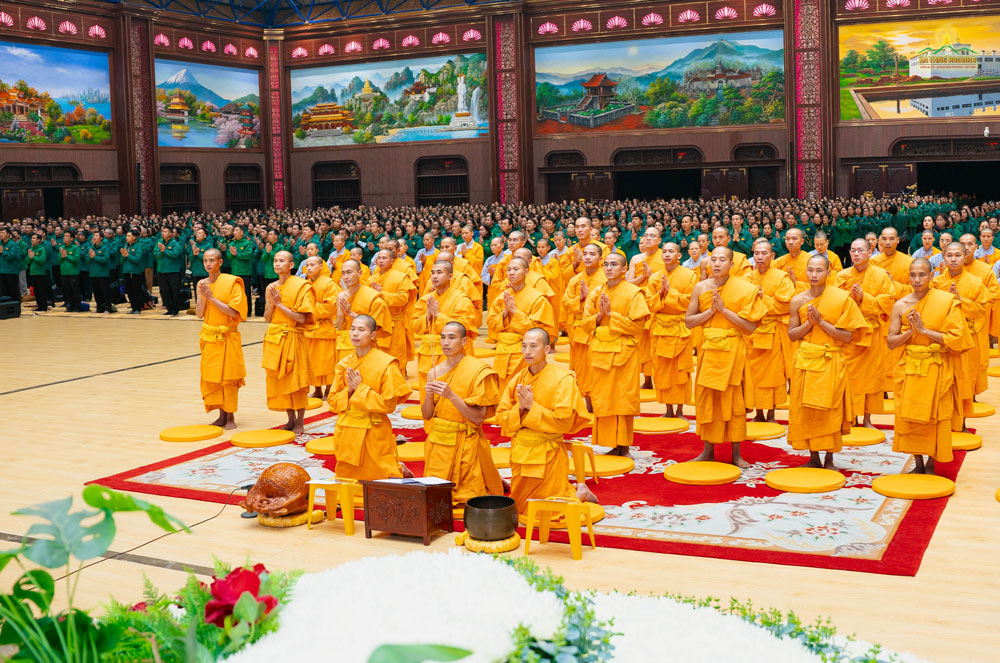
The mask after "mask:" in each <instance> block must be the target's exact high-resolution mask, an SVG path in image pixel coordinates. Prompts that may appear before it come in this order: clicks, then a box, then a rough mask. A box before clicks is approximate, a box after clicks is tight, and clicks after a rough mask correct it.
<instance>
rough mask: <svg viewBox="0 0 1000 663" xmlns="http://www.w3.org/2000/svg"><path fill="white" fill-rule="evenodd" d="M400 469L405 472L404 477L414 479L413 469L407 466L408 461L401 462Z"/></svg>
mask: <svg viewBox="0 0 1000 663" xmlns="http://www.w3.org/2000/svg"><path fill="white" fill-rule="evenodd" d="M399 469H400V471H401V472H402V473H403V478H404V479H412V478H413V470H411V469H410V468H408V467H407V466H406V463H400V464H399Z"/></svg>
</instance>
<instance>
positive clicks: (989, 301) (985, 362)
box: [942, 260, 1000, 393]
mask: <svg viewBox="0 0 1000 663" xmlns="http://www.w3.org/2000/svg"><path fill="white" fill-rule="evenodd" d="M946 269H947V268H946ZM965 271H967V272H969V273H970V274H972V275H973V276H975V277H977V278H979V279H980V280H981V281H982V282H983V285H984V286H985V288H986V302H985V304H986V306H988V307H989V308H990V309H992V308H993V307H994V306H996V305H998V304H1000V282H998V281H997V277H996V276H995V275H994V274H993V270H992V269H991V268H990V267H989V265H987V264H986V263H985V262H983V261H982V260H973V261H972V263H971V264H968V265H966V266H965ZM942 273H943V272H942ZM989 333H990V332H989V330H987V331H986V332H981V334H983V335H984V336H985V335H986V334H989ZM978 341H979V343H980V352H979V363H980V366H981V370H982V373H983V376H982V377H977V378H976V383H977V388H979V387H982V388H983V390H984V391H985V386H984V384H983V383H981V382H980V380H981V379H982V380H985V375H986V371H987V370H988V369H989V367H990V353H989V347H988V346H989V340H988V339H987V341H986V345H987V347H986V349H985V350H983V349H982V345H981V344H982V337H980V339H978ZM976 393H980V392H978V391H977V392H976Z"/></svg>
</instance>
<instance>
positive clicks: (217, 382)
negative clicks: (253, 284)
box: [196, 249, 249, 430]
mask: <svg viewBox="0 0 1000 663" xmlns="http://www.w3.org/2000/svg"><path fill="white" fill-rule="evenodd" d="M202 264H203V265H204V266H205V271H206V272H208V276H207V277H205V278H203V279H202V280H200V281H198V287H197V290H198V306H197V309H196V312H197V314H198V317H199V318H201V319H202V320H203V322H202V325H201V334H200V335H199V337H198V344H199V347H200V348H201V398H202V400H203V401H204V402H205V411H206V412H211V411H212V410H218V411H219V417H218V418H217V419H216V420H215V421H213V422H212V425H213V426H222V427H224V428H226V429H227V430H232V429H233V428H236V416H235V415H236V406H237V401H238V396H239V389H240V387H242V386H243V385H244V384H245V382H244V378H245V377H246V375H247V368H246V364H245V363H244V361H243V341H242V339H241V337H240V331H239V325H240V322H241V321H243V320H246V319H247V306H248V304H249V302H248V301H247V299H246V295H245V290H244V287H243V280H242V279H240V277H238V276H233V275H232V274H223V273H222V271H221V270H222V252H221V251H219V250H218V249H209V250H207V251H205V253H204V255H203V256H202Z"/></svg>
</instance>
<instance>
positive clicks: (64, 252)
mask: <svg viewBox="0 0 1000 663" xmlns="http://www.w3.org/2000/svg"><path fill="white" fill-rule="evenodd" d="M80 258H81V256H80V245H79V244H77V243H76V240H75V239H74V238H73V233H72V232H70V231H69V230H67V231H66V232H64V233H63V242H62V245H61V246H60V247H59V277H60V279H61V280H62V290H63V302H64V303H65V304H66V311H67V312H70V313H80V312H81V311H82V309H81V308H80Z"/></svg>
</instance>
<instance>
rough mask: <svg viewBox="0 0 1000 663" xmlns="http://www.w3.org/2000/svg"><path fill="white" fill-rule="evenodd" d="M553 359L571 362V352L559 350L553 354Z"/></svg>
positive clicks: (565, 362)
mask: <svg viewBox="0 0 1000 663" xmlns="http://www.w3.org/2000/svg"><path fill="white" fill-rule="evenodd" d="M552 359H554V360H555V361H561V362H562V363H564V364H568V363H569V353H568V352H557V353H555V354H554V355H552Z"/></svg>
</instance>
